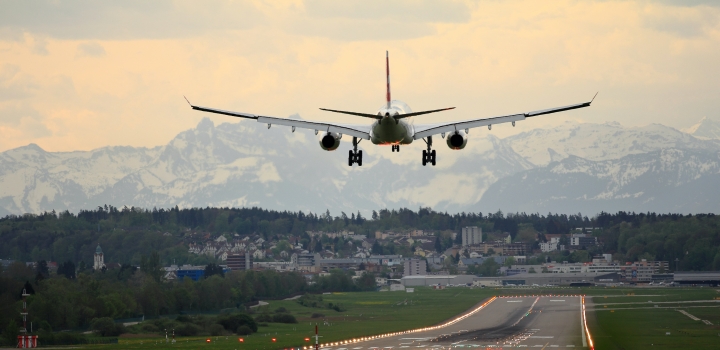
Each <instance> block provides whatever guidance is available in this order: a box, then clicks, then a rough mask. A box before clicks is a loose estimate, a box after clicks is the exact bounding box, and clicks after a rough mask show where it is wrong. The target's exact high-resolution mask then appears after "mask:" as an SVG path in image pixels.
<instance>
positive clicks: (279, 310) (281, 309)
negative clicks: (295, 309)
mask: <svg viewBox="0 0 720 350" xmlns="http://www.w3.org/2000/svg"><path fill="white" fill-rule="evenodd" d="M275 312H288V310H287V309H286V308H284V307H282V306H281V307H279V308H277V309H275Z"/></svg>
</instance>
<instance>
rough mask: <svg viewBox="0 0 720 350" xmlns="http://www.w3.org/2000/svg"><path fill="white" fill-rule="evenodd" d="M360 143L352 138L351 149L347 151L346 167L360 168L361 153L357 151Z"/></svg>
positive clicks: (355, 138)
mask: <svg viewBox="0 0 720 350" xmlns="http://www.w3.org/2000/svg"><path fill="white" fill-rule="evenodd" d="M358 143H360V141H359V140H358V138H357V137H353V149H351V150H350V151H348V165H349V166H352V165H353V164H357V165H358V166H362V151H358V149H357V145H358Z"/></svg>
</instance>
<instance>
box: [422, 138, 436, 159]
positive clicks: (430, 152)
mask: <svg viewBox="0 0 720 350" xmlns="http://www.w3.org/2000/svg"><path fill="white" fill-rule="evenodd" d="M423 141H425V143H426V144H427V150H423V158H422V165H423V166H425V165H427V164H428V163H430V164H432V165H433V166H435V150H434V149H432V136H428V137H427V140H425V139H423Z"/></svg>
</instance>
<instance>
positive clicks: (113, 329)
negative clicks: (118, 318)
mask: <svg viewBox="0 0 720 350" xmlns="http://www.w3.org/2000/svg"><path fill="white" fill-rule="evenodd" d="M90 329H92V330H94V331H97V332H98V333H99V334H100V335H101V336H103V337H114V336H118V335H120V334H123V333H127V329H126V328H125V326H123V325H122V324H115V321H113V319H112V318H110V317H100V318H93V320H92V321H90Z"/></svg>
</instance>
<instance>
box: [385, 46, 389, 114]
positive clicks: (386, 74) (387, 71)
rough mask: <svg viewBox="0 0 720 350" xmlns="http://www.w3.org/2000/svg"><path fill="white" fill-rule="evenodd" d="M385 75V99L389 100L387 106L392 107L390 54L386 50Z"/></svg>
mask: <svg viewBox="0 0 720 350" xmlns="http://www.w3.org/2000/svg"><path fill="white" fill-rule="evenodd" d="M385 77H386V78H387V80H386V82H387V94H386V96H385V99H386V101H387V108H390V54H389V53H388V52H387V51H385Z"/></svg>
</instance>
